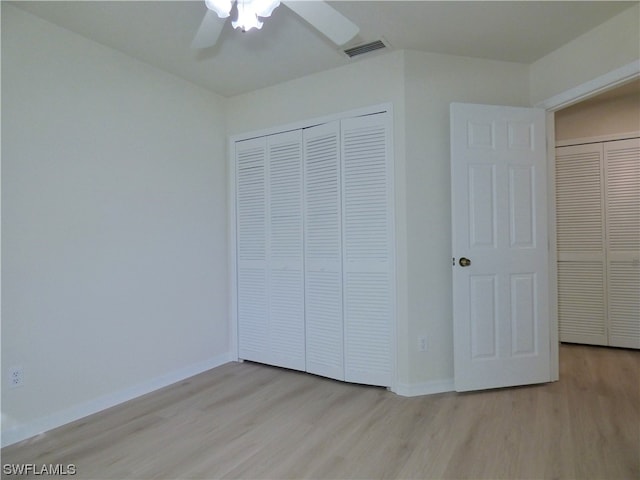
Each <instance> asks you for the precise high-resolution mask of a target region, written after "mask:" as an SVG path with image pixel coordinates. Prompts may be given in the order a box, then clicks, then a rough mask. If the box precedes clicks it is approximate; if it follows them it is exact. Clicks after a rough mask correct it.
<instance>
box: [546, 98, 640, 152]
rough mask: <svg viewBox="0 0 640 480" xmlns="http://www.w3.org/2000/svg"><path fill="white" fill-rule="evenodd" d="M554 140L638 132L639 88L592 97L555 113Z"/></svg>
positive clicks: (639, 113) (639, 116)
mask: <svg viewBox="0 0 640 480" xmlns="http://www.w3.org/2000/svg"><path fill="white" fill-rule="evenodd" d="M555 128H556V141H562V140H570V139H577V138H586V137H598V136H605V135H612V134H617V133H628V132H640V91H638V92H635V93H634V92H631V93H627V94H623V95H618V96H615V97H613V98H611V97H609V96H607V98H605V99H603V100H599V99H598V98H595V99H593V100H588V101H586V102H581V103H578V104H576V105H572V106H570V107H568V108H565V109H563V110H559V111H557V112H556V113H555Z"/></svg>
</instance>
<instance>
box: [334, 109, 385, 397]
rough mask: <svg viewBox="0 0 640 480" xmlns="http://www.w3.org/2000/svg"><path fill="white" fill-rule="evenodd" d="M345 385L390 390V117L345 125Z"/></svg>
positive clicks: (350, 121) (354, 120) (356, 120)
mask: <svg viewBox="0 0 640 480" xmlns="http://www.w3.org/2000/svg"><path fill="white" fill-rule="evenodd" d="M341 136H342V150H341V157H342V229H343V284H344V338H345V380H346V381H349V382H356V383H365V384H371V385H383V386H390V385H391V380H392V366H393V361H392V360H393V359H392V353H393V352H392V339H393V331H392V327H393V319H394V304H395V303H394V302H395V300H394V299H395V290H394V285H395V280H394V262H393V259H394V240H393V232H394V221H393V164H392V161H391V159H392V156H391V151H390V150H391V127H390V116H389V114H388V113H381V114H376V115H370V116H365V117H357V118H352V119H347V120H342V122H341Z"/></svg>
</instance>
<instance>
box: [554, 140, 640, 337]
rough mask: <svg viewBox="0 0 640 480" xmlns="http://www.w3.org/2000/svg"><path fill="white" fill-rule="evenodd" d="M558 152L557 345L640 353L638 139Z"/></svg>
mask: <svg viewBox="0 0 640 480" xmlns="http://www.w3.org/2000/svg"><path fill="white" fill-rule="evenodd" d="M556 152H557V154H556V204H557V233H558V238H557V241H558V314H559V324H560V340H561V341H563V342H575V343H587V344H594V345H610V346H616V347H627V348H640V139H629V140H618V141H611V142H603V143H590V144H585V145H574V146H567V147H559V148H557V149H556Z"/></svg>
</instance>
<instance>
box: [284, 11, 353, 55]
mask: <svg viewBox="0 0 640 480" xmlns="http://www.w3.org/2000/svg"><path fill="white" fill-rule="evenodd" d="M282 3H284V4H285V5H286V6H287V7H289V8H290V9H291V10H293V11H294V12H295V13H297V14H298V15H299V16H301V17H302V18H303V19H305V20H306V21H307V22H309V23H310V24H311V25H312V26H313V27H315V28H316V29H317V30H318V31H319V32H320V33H322V34H323V35H324V36H325V37H327V38H328V39H329V40H331V41H332V42H333V43H335V44H336V45H338V46H340V45H344V44H345V43H347V42H348V41H349V40H351V39H352V38H353V37H355V36H356V35H357V34H358V32H359V31H360V28H358V26H357V25H356V24H355V23H353V22H352V21H351V20H349V19H348V18H347V17H345V16H344V15H342V14H341V13H340V12H338V11H337V10H336V9H335V8H333V7H331V6H329V5H328V4H327V3H325V2H323V1H320V0H313V1H310V0H306V1H288V0H283V2H282Z"/></svg>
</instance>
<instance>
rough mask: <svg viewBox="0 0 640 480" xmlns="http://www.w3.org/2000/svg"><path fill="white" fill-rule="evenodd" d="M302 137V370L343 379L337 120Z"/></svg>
mask: <svg viewBox="0 0 640 480" xmlns="http://www.w3.org/2000/svg"><path fill="white" fill-rule="evenodd" d="M303 135H304V192H305V202H304V212H305V307H306V330H307V335H306V351H307V371H308V372H310V373H315V374H317V375H323V376H325V377H330V378H335V379H338V380H344V337H343V323H342V233H341V232H342V228H341V216H342V215H341V207H340V205H341V202H340V198H341V193H340V123H339V122H331V123H328V124H323V125H318V126H315V127H311V128H307V129H305V130H304V133H303Z"/></svg>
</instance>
